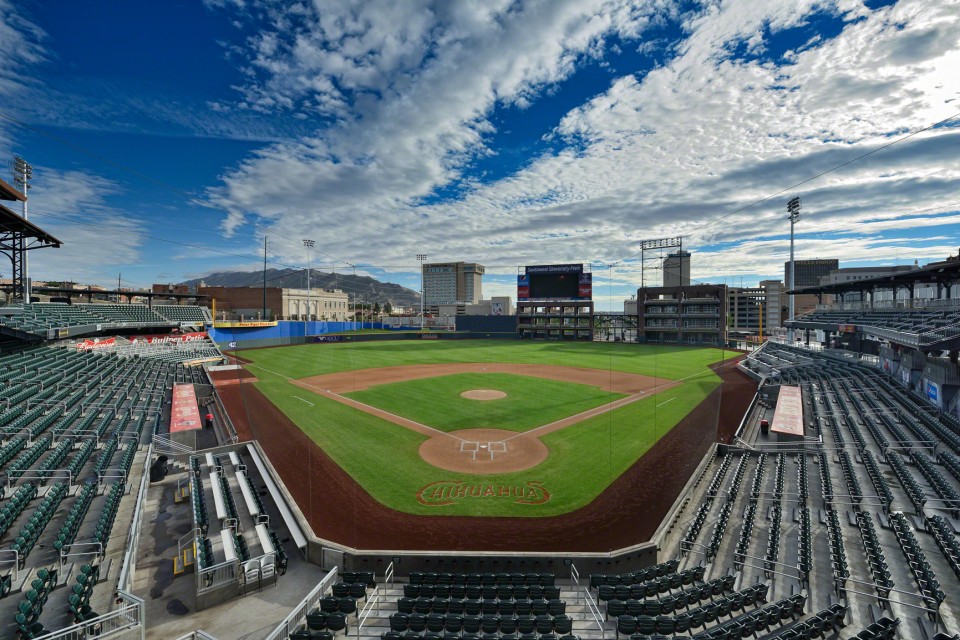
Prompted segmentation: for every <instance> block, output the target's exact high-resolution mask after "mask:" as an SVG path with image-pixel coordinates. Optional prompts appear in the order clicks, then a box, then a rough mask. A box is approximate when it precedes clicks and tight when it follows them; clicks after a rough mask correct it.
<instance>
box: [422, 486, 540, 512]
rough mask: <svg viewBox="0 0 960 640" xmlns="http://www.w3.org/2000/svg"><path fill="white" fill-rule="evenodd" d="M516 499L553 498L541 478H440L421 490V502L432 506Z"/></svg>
mask: <svg viewBox="0 0 960 640" xmlns="http://www.w3.org/2000/svg"><path fill="white" fill-rule="evenodd" d="M484 498H487V499H512V500H513V502H515V503H516V504H543V503H545V502H547V501H549V500H550V492H549V491H547V489H546V487H544V486H543V482H541V481H539V480H530V481H529V482H527V483H526V484H522V485H520V484H517V485H510V484H484V483H479V484H471V483H468V482H467V481H465V480H438V481H436V482H431V483H430V484H427V485H424V486H423V487H421V488H420V490H419V491H417V502H419V503H420V504H425V505H428V506H431V507H443V506H446V505H450V504H455V503H457V502H460V501H461V500H474V499H476V500H482V499H484Z"/></svg>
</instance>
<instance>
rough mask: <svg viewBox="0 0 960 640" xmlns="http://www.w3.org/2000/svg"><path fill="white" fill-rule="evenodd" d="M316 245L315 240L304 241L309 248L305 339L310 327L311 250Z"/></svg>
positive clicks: (304, 244)
mask: <svg viewBox="0 0 960 640" xmlns="http://www.w3.org/2000/svg"><path fill="white" fill-rule="evenodd" d="M314 244H316V243H315V242H314V241H313V240H307V239H306V238H304V239H303V246H305V247H306V248H307V322H306V323H304V325H303V337H304V338H306V337H307V331H308V329H309V327H310V325H309V324H307V323H309V322H310V249H311V248H312V247H313V245H314Z"/></svg>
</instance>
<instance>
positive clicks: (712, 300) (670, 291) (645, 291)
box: [637, 284, 727, 345]
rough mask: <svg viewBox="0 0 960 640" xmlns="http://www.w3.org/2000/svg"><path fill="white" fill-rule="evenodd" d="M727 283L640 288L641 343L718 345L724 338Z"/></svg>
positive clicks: (639, 318) (638, 312) (638, 298)
mask: <svg viewBox="0 0 960 640" xmlns="http://www.w3.org/2000/svg"><path fill="white" fill-rule="evenodd" d="M726 315H727V286H726V285H723V284H701V285H692V286H689V287H641V288H640V289H638V290H637V320H638V324H637V327H638V329H637V333H638V337H639V340H640V341H641V342H664V343H674V344H709V345H719V344H722V343H723V342H724V340H725V335H724V334H725V325H726Z"/></svg>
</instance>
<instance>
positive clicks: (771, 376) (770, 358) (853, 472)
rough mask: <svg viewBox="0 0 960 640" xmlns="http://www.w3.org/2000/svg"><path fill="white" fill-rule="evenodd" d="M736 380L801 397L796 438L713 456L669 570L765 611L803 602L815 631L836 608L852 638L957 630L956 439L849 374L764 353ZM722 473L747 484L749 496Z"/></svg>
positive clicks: (801, 354) (927, 415)
mask: <svg viewBox="0 0 960 640" xmlns="http://www.w3.org/2000/svg"><path fill="white" fill-rule="evenodd" d="M748 366H749V367H750V368H751V370H753V371H762V372H763V375H764V380H765V383H766V384H767V385H770V386H771V387H772V388H774V389H775V388H776V385H780V384H790V385H797V386H799V387H800V388H801V391H802V396H803V408H804V421H805V424H806V429H807V438H805V439H803V440H799V441H796V442H794V443H777V442H775V441H773V440H771V439H768V438H766V437H765V436H763V435H762V434H761V433H760V432H759V430H758V429H753V430H749V432H750V433H751V434H752V437H751V436H744V438H745V439H744V440H741V444H742V447H740V448H727V447H723V448H722V449H721V451H720V452H718V455H717V457H716V459H715V460H714V461H713V462H712V465H711V467H710V468H708V471H707V473H708V477H710V475H709V474H710V473H712V474H713V475H712V477H713V478H714V480H713V482H711V483H710V484H709V485H708V486H707V487H706V489H705V490H704V491H702V493H700V495H699V499H697V497H694V499H693V500H691V501H690V502H689V503H688V505H689V506H687V507H686V509H687V515H686V516H684V515H682V514H681V516H680V518H681V519H686V520H687V522H688V525H687V527H686V528H685V529H684V528H681V529H680V530H679V531H677V532H676V533H674V534H672V535H671V536H670V537H669V538H668V540H667V541H666V542H665V543H664V545H663V546H665V547H666V548H667V549H668V550H669V549H673V553H675V554H676V557H678V558H680V559H682V561H683V564H681V568H682V567H683V566H690V564H691V563H696V564H705V565H706V567H707V570H706V573H705V579H706V580H710V579H715V578H716V577H718V576H719V575H722V574H724V573H726V572H729V571H731V570H732V571H734V572H735V576H736V584H737V587H738V588H740V587H741V586H742V585H750V584H754V583H756V582H758V581H762V582H766V583H768V584H769V588H770V590H769V594H770V595H769V598H770V599H771V600H773V601H779V600H782V599H784V598H790V597H794V596H796V595H798V594H803V595H804V596H806V598H807V599H808V603H809V606H808V607H807V610H808V611H818V612H821V613H824V612H827V613H824V615H823V616H820V619H821V621H823V620H826V619H827V618H829V612H830V611H837V612H838V616H839V609H838V608H837V607H843V608H844V609H845V611H846V613H845V615H844V620H845V622H846V623H847V624H848V625H851V626H850V627H849V628H850V630H851V631H852V632H853V634H852V635H856V634H857V633H859V634H861V635H860V636H858V637H863V638H880V637H892V635H893V633H897V634H898V635H899V637H905V638H924V637H926V638H932V637H934V635H936V634H937V633H938V632H943V631H944V629H947V630H954V629H957V628H958V620H957V610H956V609H955V605H953V603H951V602H950V599H951V595H950V594H953V593H957V592H958V591H957V589H958V587H960V581H958V572H957V570H958V560H957V558H958V555H957V551H958V550H960V544H958V542H957V540H956V534H957V531H958V530H960V521H958V520H957V519H956V514H957V508H958V505H960V493H958V490H960V484H958V477H957V475H956V472H960V468H957V467H958V465H957V464H956V462H957V461H958V460H960V457H957V456H958V449H960V440H958V435H960V428H958V426H957V425H956V424H955V422H954V421H953V420H952V419H950V418H949V417H947V418H942V417H941V416H940V415H937V413H936V412H935V411H932V410H930V409H929V408H928V407H924V406H921V405H920V404H919V402H920V400H919V399H918V398H917V397H916V396H914V395H912V394H911V393H909V392H908V391H907V390H906V389H904V388H902V387H900V386H899V385H897V384H896V383H893V382H892V381H891V380H890V379H889V378H887V377H886V376H885V375H884V374H883V373H882V372H880V371H878V370H877V369H876V368H873V367H869V366H865V365H861V364H859V363H857V362H856V361H851V360H847V359H845V358H842V357H836V356H832V355H830V354H821V353H816V352H811V351H807V350H800V349H796V348H792V347H787V346H783V345H778V344H775V343H767V344H765V345H764V347H763V348H762V349H760V350H758V351H756V352H754V353H753V354H751V355H750V357H749V358H748ZM760 395H761V396H764V397H768V398H769V397H776V392H773V393H768V392H766V391H765V388H764V387H761V389H760ZM766 404H767V405H769V402H767V403H766ZM768 410H769V409H768V408H765V407H760V408H758V409H757V412H756V413H755V415H754V421H755V422H758V421H759V418H760V415H761V412H763V411H768ZM744 465H745V466H744ZM734 468H735V469H736V470H737V471H738V474H737V475H743V476H744V477H745V478H748V479H749V478H753V482H752V484H751V486H750V491H749V492H743V491H740V490H738V487H739V482H738V481H737V480H738V478H737V476H736V475H735V477H734V478H733V479H730V478H729V470H730V469H734ZM731 503H732V504H731ZM718 531H722V533H720V534H719V539H718V533H717V532H718ZM668 557H669V556H668ZM817 615H819V614H817ZM814 618H817V616H814ZM812 619H813V618H809V617H801V623H802V622H803V621H808V622H809V621H811V620H812ZM839 621H840V618H839V617H838V618H836V619H834V623H837V622H839ZM801 623H798V624H801ZM811 625H812V626H808V627H803V628H800V627H798V629H799V630H800V631H801V632H802V633H801V634H800V635H795V634H794V633H793V632H791V631H790V630H786V631H783V632H778V633H777V634H776V635H777V637H817V636H816V635H813V636H810V635H804V634H806V633H809V632H812V629H813V627H815V626H816V624H815V623H811ZM656 631H657V632H659V628H658V629H657V630H656ZM767 633H770V631H769V630H768V631H767ZM846 633H847V632H846V631H845V632H844V635H843V636H842V637H846ZM886 634H889V635H886ZM647 635H650V633H649V632H648V634H647Z"/></svg>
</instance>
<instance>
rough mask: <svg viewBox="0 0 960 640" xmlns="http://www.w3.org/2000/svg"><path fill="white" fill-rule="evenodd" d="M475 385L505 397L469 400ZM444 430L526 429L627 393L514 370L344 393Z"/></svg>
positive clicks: (441, 378)
mask: <svg viewBox="0 0 960 640" xmlns="http://www.w3.org/2000/svg"><path fill="white" fill-rule="evenodd" d="M471 389H490V390H494V391H502V392H504V393H505V394H507V397H506V398H501V399H497V400H469V399H467V398H462V397H461V396H460V394H461V393H463V392H464V391H469V390H471ZM343 395H345V396H347V397H348V398H351V399H353V400H357V401H358V402H362V403H364V404H369V405H371V406H374V407H377V408H379V409H384V410H385V411H389V412H390V413H393V414H396V415H398V416H403V417H404V418H409V419H410V420H414V421H416V422H419V423H421V424H426V425H429V426H431V427H433V428H434V429H439V430H440V431H446V432H449V431H457V430H459V429H504V430H507V431H527V430H529V429H532V428H534V427H539V426H542V425H545V424H549V423H551V422H554V421H556V420H560V419H561V418H566V417H568V416H572V415H576V414H578V413H582V412H584V411H586V410H588V409H592V408H594V407H598V406H600V405H602V404H607V403H609V402H613V401H614V400H617V399H619V398H622V397H624V396H623V394H619V393H610V392H609V391H604V390H603V389H600V388H598V387H592V386H588V385H583V384H575V383H570V382H562V381H559V380H547V379H544V378H533V377H529V376H521V375H513V374H509V373H458V374H453V375H446V376H439V377H436V378H424V379H421V380H408V381H406V382H394V383H391V384H383V385H376V386H373V387H370V388H369V389H364V390H363V391H354V392H351V393H345V394H343Z"/></svg>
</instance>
